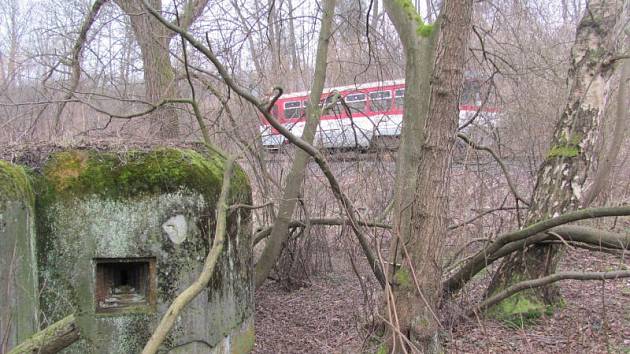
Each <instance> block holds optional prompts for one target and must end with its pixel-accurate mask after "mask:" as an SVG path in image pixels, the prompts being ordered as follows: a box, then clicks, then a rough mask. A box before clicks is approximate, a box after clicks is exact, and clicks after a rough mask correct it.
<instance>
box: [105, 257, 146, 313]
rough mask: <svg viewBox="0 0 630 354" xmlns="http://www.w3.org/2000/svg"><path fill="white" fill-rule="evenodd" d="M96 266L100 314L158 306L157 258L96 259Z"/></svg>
mask: <svg viewBox="0 0 630 354" xmlns="http://www.w3.org/2000/svg"><path fill="white" fill-rule="evenodd" d="M94 263H95V265H96V284H95V291H94V294H95V295H96V312H97V313H99V312H100V313H103V312H106V313H111V312H125V310H129V309H131V308H133V309H134V310H137V309H138V307H146V308H147V309H151V308H152V307H153V306H154V305H155V298H156V291H155V288H156V283H157V279H156V276H155V274H156V272H155V258H96V259H94Z"/></svg>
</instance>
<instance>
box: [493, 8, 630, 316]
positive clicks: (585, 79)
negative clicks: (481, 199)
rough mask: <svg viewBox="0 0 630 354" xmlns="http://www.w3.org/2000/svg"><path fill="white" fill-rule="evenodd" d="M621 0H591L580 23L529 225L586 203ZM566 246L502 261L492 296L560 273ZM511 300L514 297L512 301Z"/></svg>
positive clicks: (554, 294) (540, 295)
mask: <svg viewBox="0 0 630 354" xmlns="http://www.w3.org/2000/svg"><path fill="white" fill-rule="evenodd" d="M621 10H622V1H621V0H614V1H613V0H608V1H606V0H592V1H590V2H588V4H587V9H586V12H585V15H584V17H583V18H582V19H581V21H580V23H579V24H578V29H577V33H576V39H575V43H574V45H573V48H572V50H571V66H570V69H569V95H568V99H567V104H566V106H565V108H564V110H563V112H562V114H561V116H560V119H559V121H558V123H557V125H556V128H555V131H554V134H553V138H552V142H551V148H550V149H549V151H548V153H547V156H546V158H545V161H544V162H543V164H542V166H541V167H540V169H539V170H538V176H537V182H536V186H535V187H534V192H533V197H532V202H531V207H530V211H529V213H528V216H527V219H526V222H525V225H530V224H533V223H535V222H537V221H540V220H544V219H549V218H551V217H554V216H557V215H560V214H564V213H566V212H567V211H571V210H575V209H577V208H579V207H584V206H585V205H583V194H584V193H583V191H584V189H585V183H586V180H587V175H588V173H589V170H590V169H591V167H592V165H593V163H594V161H595V157H596V154H595V149H596V146H597V144H598V141H597V137H598V134H599V127H600V125H601V120H602V117H603V112H604V107H605V105H606V100H607V91H606V89H607V84H608V80H609V79H610V77H611V74H612V71H613V66H614V63H613V62H612V61H611V58H612V56H613V54H614V51H615V40H614V39H615V38H614V37H615V27H616V25H617V22H618V20H619V14H620V13H622V11H621ZM561 250H562V246H560V245H540V244H535V245H532V246H530V247H527V248H526V249H524V250H521V251H519V252H515V253H513V254H511V255H510V256H509V257H507V258H506V259H504V260H503V262H502V263H501V265H500V266H499V269H498V270H497V272H496V273H495V275H494V277H493V280H492V282H491V284H490V286H489V288H488V294H489V295H492V294H494V293H496V292H498V291H501V290H503V289H505V288H507V287H509V286H510V285H511V284H514V283H516V282H519V281H523V280H527V279H536V278H540V277H544V276H548V275H550V274H552V273H555V269H556V267H557V265H558V262H559V260H560V258H561V257H560V255H561ZM515 296H523V297H526V298H527V299H528V303H530V304H532V306H535V307H539V306H544V305H549V304H555V303H557V302H558V301H559V300H560V294H559V292H558V288H557V286H554V285H548V286H543V287H539V288H537V289H535V290H532V291H531V292H530V291H528V292H524V293H519V294H517V295H515ZM511 301H515V299H512V300H511Z"/></svg>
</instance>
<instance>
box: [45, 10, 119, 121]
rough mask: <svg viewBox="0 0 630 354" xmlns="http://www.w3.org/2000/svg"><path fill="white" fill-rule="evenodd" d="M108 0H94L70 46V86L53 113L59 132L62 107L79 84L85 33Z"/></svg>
mask: <svg viewBox="0 0 630 354" xmlns="http://www.w3.org/2000/svg"><path fill="white" fill-rule="evenodd" d="M107 1H108V0H96V1H95V2H94V4H93V5H92V8H91V9H90V12H88V14H87V16H85V20H84V21H83V24H82V25H81V30H80V31H79V36H78V37H77V40H76V41H75V42H74V46H73V47H72V59H71V60H72V61H71V65H72V77H71V78H70V88H69V89H68V92H67V93H66V95H65V96H64V97H63V99H62V102H61V103H60V104H59V106H58V107H57V112H56V113H55V118H54V119H55V120H54V124H55V127H54V128H55V131H57V132H59V129H60V128H61V126H60V123H61V114H62V113H63V110H64V108H65V107H66V103H67V102H68V101H69V100H70V99H72V95H73V92H74V90H76V88H77V87H78V86H79V79H80V78H81V55H82V54H83V48H84V47H85V42H86V41H87V33H88V31H89V30H90V27H92V25H93V24H94V21H95V20H96V15H98V12H99V10H100V9H101V7H102V6H103V5H104V4H105V3H106V2H107Z"/></svg>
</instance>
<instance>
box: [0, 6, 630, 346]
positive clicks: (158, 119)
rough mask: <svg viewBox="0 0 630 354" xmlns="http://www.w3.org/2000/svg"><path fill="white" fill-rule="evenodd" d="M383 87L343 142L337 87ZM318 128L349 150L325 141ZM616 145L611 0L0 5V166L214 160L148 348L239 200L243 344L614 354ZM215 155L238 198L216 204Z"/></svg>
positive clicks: (624, 141)
mask: <svg viewBox="0 0 630 354" xmlns="http://www.w3.org/2000/svg"><path fill="white" fill-rule="evenodd" d="M402 80H404V88H403V90H404V96H403V95H402V93H401V95H399V96H397V95H398V93H397V92H398V91H395V88H394V89H392V91H391V100H390V101H389V102H390V103H389V104H390V105H392V106H391V107H393V106H395V105H397V104H398V103H400V107H401V108H400V113H398V114H399V115H401V118H402V122H404V124H402V125H400V127H399V128H398V129H399V130H397V132H396V133H395V134H392V135H390V136H387V137H385V136H384V135H383V136H380V138H379V139H377V138H376V132H374V131H371V132H369V134H374V135H370V137H371V140H369V144H365V145H362V146H360V144H359V143H358V141H359V138H360V137H358V136H357V134H362V131H360V130H357V128H356V126H355V123H354V122H352V119H353V114H352V112H360V111H359V110H356V111H353V109H354V108H355V107H356V104H357V101H353V100H354V99H355V98H356V97H358V96H356V97H355V96H352V95H350V94H346V91H348V92H350V91H352V90H355V89H356V90H357V92H358V90H359V88H360V87H362V86H361V85H366V84H367V83H386V82H396V83H399V82H403V81H402ZM471 83H474V85H472V84H471ZM379 85H380V84H379ZM383 85H385V84H383ZM391 85H393V84H391ZM401 85H402V84H401ZM471 85H472V86H471ZM335 87H344V89H343V90H342V89H339V90H331V89H330V88H335ZM348 87H350V88H351V89H350V88H348ZM397 87H398V86H397ZM296 92H303V94H301V96H299V97H301V98H300V100H303V102H302V101H300V102H301V103H300V104H301V105H302V106H300V107H301V108H300V111H299V114H300V117H299V118H295V119H293V122H294V123H292V124H296V123H295V122H300V124H301V125H300V127H301V128H300V129H295V128H294V125H292V124H289V123H287V122H290V121H291V119H289V117H288V114H289V113H287V112H288V110H289V108H288V107H289V106H287V104H286V103H285V102H287V101H286V100H287V99H288V98H287V97H289V98H290V97H298V94H295V93H296ZM366 92H367V91H366ZM400 92H403V91H400ZM388 94H389V93H388ZM292 95H293V96H292ZM370 97H372V96H370ZM374 97H375V96H374ZM388 97H390V96H388ZM471 97H472V98H471ZM370 99H373V100H376V99H375V98H370ZM371 102H372V103H370V104H371V105H372V106H373V107H376V106H375V103H373V102H376V101H371ZM391 102H393V103H391ZM467 102H472V103H470V104H468V103H467ZM276 107H281V111H284V114H285V115H287V116H285V117H283V116H281V115H279V114H278V111H277V108H276ZM403 107H404V111H403ZM462 107H465V108H462ZM471 107H472V108H471ZM391 109H394V108H391ZM463 110H469V112H468V113H467V114H463V113H462V111H463ZM489 112H490V113H491V116H492V119H488V118H487V117H488V116H489V114H490V113H489ZM335 114H337V115H343V116H345V115H347V116H349V117H350V119H349V121H351V123H350V129H351V130H350V131H351V132H352V134H354V135H352V134H351V136H353V137H354V138H353V139H354V140H353V141H354V145H353V146H345V145H344V146H332V145H330V144H328V145H327V143H325V142H324V141H323V138H322V136H323V135H324V133H323V131H324V128H323V127H324V124H328V123H326V122H331V121H333V120H332V119H333V118H331V117H334V116H335ZM354 117H355V118H360V117H359V113H356V114H355V115H354ZM356 124H359V123H356ZM271 131H272V132H273V134H275V135H274V137H276V139H280V140H278V141H281V142H280V143H273V144H272V143H269V142H268V141H267V140H265V134H269V132H271ZM357 131H359V133H357ZM629 131H630V2H629V1H627V0H553V1H544V0H480V1H472V0H414V1H412V0H310V1H299V0H218V1H208V0H173V1H162V0H111V1H108V0H89V1H88V0H67V1H66V0H64V1H51V0H0V150H1V151H0V159H4V160H8V161H12V160H15V159H16V158H17V156H18V155H20V153H19V152H20V151H23V150H24V149H29V151H43V150H47V149H53V148H57V147H66V146H70V147H73V146H78V147H81V148H82V149H88V150H90V149H95V150H98V149H101V148H102V146H105V145H107V146H112V145H114V146H116V147H117V148H118V149H121V148H122V149H134V148H137V147H138V146H156V145H167V146H182V147H186V146H203V147H204V148H207V149H210V150H212V151H220V154H221V155H222V156H224V157H225V160H226V161H227V162H226V166H227V167H226V169H225V175H224V179H223V189H222V190H221V198H220V199H219V200H218V202H217V212H216V217H217V220H218V221H217V223H216V229H213V230H214V231H213V234H212V235H210V236H211V237H212V240H214V241H213V242H211V245H212V247H211V249H210V250H209V253H208V257H207V258H206V260H205V265H204V268H203V272H202V273H201V274H200V276H199V278H198V279H197V280H196V281H195V282H194V283H192V284H190V288H188V289H187V290H186V291H185V292H183V293H181V294H179V295H178V296H177V298H176V300H174V301H173V303H172V304H171V307H170V308H169V311H168V312H167V313H166V314H165V315H164V317H163V318H162V321H161V322H160V323H159V325H158V326H157V328H154V329H152V330H153V335H152V336H151V338H150V340H149V341H148V343H147V344H146V346H145V348H144V351H143V353H156V352H166V351H160V349H159V348H160V346H161V345H162V344H163V342H164V340H165V338H166V337H167V335H168V333H169V331H170V330H171V328H172V327H173V326H174V324H175V323H176V322H177V321H179V319H178V316H179V314H180V312H181V311H182V310H183V309H184V308H185V307H186V306H187V304H188V303H189V302H190V301H192V299H193V298H194V297H195V296H196V295H197V294H198V293H199V292H200V291H201V290H202V289H203V288H204V287H205V286H206V285H207V284H208V281H209V279H210V277H211V275H212V272H213V271H214V268H215V264H216V262H217V259H218V257H220V255H221V253H222V252H226V250H225V249H224V248H223V240H224V234H225V233H226V231H225V229H226V226H225V225H224V224H225V222H221V220H223V221H225V220H228V219H229V216H230V215H231V213H233V212H234V210H236V209H239V208H241V209H247V210H249V211H251V215H252V224H253V225H252V237H251V238H252V242H251V247H252V249H253V255H254V256H253V260H252V264H251V266H252V270H251V271H252V272H253V280H252V281H253V283H254V285H253V286H255V296H254V304H255V312H254V314H255V317H254V318H255V322H254V323H255V326H254V327H255V333H256V340H255V345H254V348H253V353H443V352H446V353H511V352H530V353H630V253H628V251H630V134H629V133H628V132H629ZM234 163H235V164H238V165H240V167H241V168H242V169H243V170H244V171H245V172H246V174H247V177H248V178H249V182H250V183H251V189H252V201H251V204H247V205H241V204H239V205H229V203H228V204H226V200H227V199H226V198H227V195H228V190H227V188H228V186H229V185H230V181H231V177H233V176H232V174H233V172H232V164H234ZM219 189H221V188H219ZM0 191H2V188H0ZM0 216H1V215H0ZM0 222H2V219H0ZM226 244H227V243H226ZM3 271H4V270H2V269H0V272H3ZM2 296H5V295H4V294H0V297H2ZM2 310H3V309H2V308H0V311H2ZM5 315H6V314H3V313H2V312H0V316H5ZM67 315H70V314H67ZM51 325H53V323H46V322H45V321H44V322H42V323H41V326H40V327H41V328H39V329H40V330H43V331H46V327H48V326H51ZM6 336H7V335H6V334H3V331H2V328H0V353H5V352H6V353H9V349H10V348H8V347H7V344H6V339H5V337H6ZM79 336H80V335H79ZM49 340H50V341H51V342H54V341H56V340H57V339H55V338H54V336H53V338H51V339H49ZM65 345H67V344H65ZM65 345H61V348H63V347H64V346H65ZM57 350H58V349H55V350H52V351H45V350H42V351H41V352H56V351H57ZM29 352H39V351H29ZM11 353H14V352H13V351H11Z"/></svg>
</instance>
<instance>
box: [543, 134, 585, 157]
mask: <svg viewBox="0 0 630 354" xmlns="http://www.w3.org/2000/svg"><path fill="white" fill-rule="evenodd" d="M581 141H582V134H575V135H574V136H573V137H571V138H570V139H569V138H567V136H566V135H563V136H562V137H561V138H560V144H558V145H554V146H552V147H551V148H550V149H549V151H548V152H547V159H552V158H554V157H561V158H562V157H576V156H578V155H579V154H580V153H581V152H582V150H581V147H580V145H579V144H580V142H581Z"/></svg>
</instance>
